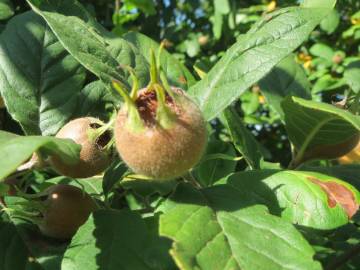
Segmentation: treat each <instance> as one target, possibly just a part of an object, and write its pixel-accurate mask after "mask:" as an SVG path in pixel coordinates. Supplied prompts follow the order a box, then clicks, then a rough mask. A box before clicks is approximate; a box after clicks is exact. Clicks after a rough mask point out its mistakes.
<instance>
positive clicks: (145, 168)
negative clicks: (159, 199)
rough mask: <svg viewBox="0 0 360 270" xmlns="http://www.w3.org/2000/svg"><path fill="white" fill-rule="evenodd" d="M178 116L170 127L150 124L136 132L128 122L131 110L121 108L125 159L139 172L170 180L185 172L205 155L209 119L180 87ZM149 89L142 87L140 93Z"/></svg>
mask: <svg viewBox="0 0 360 270" xmlns="http://www.w3.org/2000/svg"><path fill="white" fill-rule="evenodd" d="M172 90H173V91H174V92H176V93H177V96H178V99H177V100H176V104H177V110H175V109H174V108H172V107H169V108H170V109H171V111H173V112H176V117H177V120H176V122H175V123H174V124H173V126H171V127H170V128H169V129H163V128H161V127H159V126H158V125H154V126H146V127H145V130H144V131H142V132H133V131H131V130H130V129H129V128H128V127H127V125H126V122H127V110H126V108H123V109H122V110H120V111H119V113H118V115H117V119H116V124H115V142H116V148H117V150H118V152H119V154H120V156H121V158H122V160H123V161H124V162H125V163H126V164H127V165H128V166H129V167H130V168H131V169H132V170H133V171H134V172H135V173H136V174H141V175H145V176H147V177H150V178H152V179H157V180H167V179H172V178H175V177H178V176H181V175H183V174H184V173H186V172H187V171H188V170H189V169H191V168H192V167H193V166H194V165H195V164H196V163H198V162H199V160H200V158H201V157H202V155H203V153H204V150H205V147H206V143H207V130H206V123H205V120H204V118H203V116H202V114H201V111H200V109H199V108H198V106H197V105H196V104H195V103H194V102H193V101H192V100H191V99H190V98H188V97H187V96H186V95H185V93H184V92H183V91H182V90H181V89H178V88H173V89H172ZM145 91H146V89H142V90H140V91H139V93H138V96H140V95H141V93H143V92H145Z"/></svg>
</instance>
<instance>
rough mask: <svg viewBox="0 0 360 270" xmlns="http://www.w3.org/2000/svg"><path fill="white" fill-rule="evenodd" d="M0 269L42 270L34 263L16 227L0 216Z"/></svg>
mask: <svg viewBox="0 0 360 270" xmlns="http://www.w3.org/2000/svg"><path fill="white" fill-rule="evenodd" d="M0 239H1V241H0V269H1V270H14V269H19V270H20V269H21V270H22V269H24V270H44V269H43V268H42V267H40V265H39V264H38V263H37V262H36V261H34V258H33V257H32V256H31V255H30V254H29V250H28V248H27V247H26V245H25V243H24V242H23V240H22V239H21V237H20V235H19V234H18V232H17V230H16V227H15V226H14V225H13V224H12V223H11V222H10V221H9V220H8V218H6V217H5V214H4V213H1V214H0Z"/></svg>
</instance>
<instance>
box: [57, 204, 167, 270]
mask: <svg viewBox="0 0 360 270" xmlns="http://www.w3.org/2000/svg"><path fill="white" fill-rule="evenodd" d="M155 246H157V247H158V249H160V247H162V248H163V249H161V250H157V252H154V250H153V249H154V247H155ZM169 247H170V242H169V241H168V240H165V239H163V238H159V237H158V236H156V235H153V234H151V233H150V232H149V230H148V229H147V226H146V224H145V222H144V220H142V219H141V217H140V216H139V215H137V214H134V213H132V212H130V211H127V210H122V211H115V210H99V211H97V212H95V213H94V214H93V215H92V216H90V218H89V219H88V221H87V222H86V223H85V224H84V225H83V226H82V227H81V228H80V229H79V231H78V232H77V234H76V235H75V236H74V238H73V239H72V242H71V244H70V245H69V247H68V249H67V250H66V252H65V255H64V260H63V262H62V269H124V270H125V269H128V270H134V269H136V270H142V269H146V270H149V269H154V270H158V269H172V268H173V267H172V266H171V261H170V259H169V255H168V249H169ZM169 264H170V265H169Z"/></svg>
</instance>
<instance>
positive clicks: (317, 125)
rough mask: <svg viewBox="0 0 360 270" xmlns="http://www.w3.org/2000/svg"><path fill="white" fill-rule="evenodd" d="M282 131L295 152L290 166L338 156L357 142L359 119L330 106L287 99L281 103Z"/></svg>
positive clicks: (295, 98)
mask: <svg viewBox="0 0 360 270" xmlns="http://www.w3.org/2000/svg"><path fill="white" fill-rule="evenodd" d="M282 108H283V110H284V112H285V123H286V130H287V133H288V136H289V139H290V141H291V142H292V143H293V144H294V146H295V149H296V157H295V159H294V160H293V164H292V165H294V166H298V165H299V164H300V163H302V162H304V161H306V160H309V159H321V158H324V159H333V158H337V157H340V156H342V155H344V154H346V153H347V152H349V151H350V150H351V149H352V148H354V147H355V146H356V145H357V143H358V140H359V131H360V117H359V116H355V115H353V114H351V113H350V112H348V111H345V110H342V109H339V108H337V107H335V106H333V105H330V104H325V103H320V102H315V101H309V100H304V99H301V98H297V97H289V98H287V99H285V100H284V101H283V102H282Z"/></svg>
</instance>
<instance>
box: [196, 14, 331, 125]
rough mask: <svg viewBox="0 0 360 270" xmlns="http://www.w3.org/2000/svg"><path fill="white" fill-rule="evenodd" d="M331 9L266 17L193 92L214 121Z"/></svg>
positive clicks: (241, 37) (298, 43)
mask: <svg viewBox="0 0 360 270" xmlns="http://www.w3.org/2000/svg"><path fill="white" fill-rule="evenodd" d="M329 11H330V9H319V8H298V7H295V8H287V9H282V10H279V11H277V12H275V13H273V14H269V15H267V16H265V17H264V19H263V20H261V21H260V22H259V23H258V24H256V25H255V26H254V27H253V28H252V29H251V30H250V31H249V32H248V33H247V34H246V35H242V36H240V37H239V40H238V41H237V42H236V43H235V44H234V45H233V46H232V47H231V48H230V49H229V50H228V51H227V52H226V53H225V55H224V56H223V57H222V58H221V60H220V61H219V62H218V63H217V64H216V65H215V66H214V67H213V68H212V69H211V70H210V72H209V73H208V74H207V75H206V76H205V78H204V79H203V80H201V81H200V82H199V83H197V84H196V85H194V86H193V87H192V88H191V89H190V94H191V95H192V96H193V97H194V98H195V99H196V100H197V101H198V103H199V105H200V107H201V109H202V110H203V113H204V116H205V118H206V119H208V120H209V119H212V118H214V117H215V116H217V115H218V114H219V113H220V112H221V111H222V110H223V109H225V108H226V107H227V106H228V105H229V104H230V103H231V102H232V101H234V100H235V99H237V98H238V97H239V96H240V95H241V94H242V93H243V92H244V91H245V90H246V89H247V88H248V87H250V86H251V85H252V84H254V83H256V82H257V81H258V80H260V79H261V78H262V77H264V76H265V75H266V74H267V73H268V72H270V70H271V69H272V68H273V67H274V66H275V65H276V64H277V63H279V62H280V61H281V60H282V59H283V58H284V57H286V56H287V55H288V54H290V53H291V52H292V51H293V50H294V49H296V48H297V47H298V46H299V45H300V44H301V43H302V42H303V41H304V40H305V39H306V38H307V36H308V35H309V34H310V33H311V31H312V30H313V29H314V28H315V27H316V25H317V24H318V23H319V22H320V21H321V19H322V18H324V16H326V14H328V12H329Z"/></svg>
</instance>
